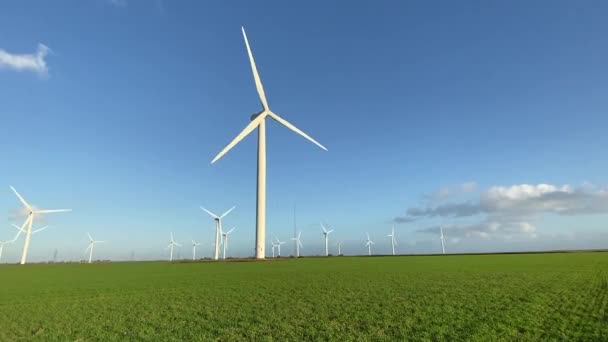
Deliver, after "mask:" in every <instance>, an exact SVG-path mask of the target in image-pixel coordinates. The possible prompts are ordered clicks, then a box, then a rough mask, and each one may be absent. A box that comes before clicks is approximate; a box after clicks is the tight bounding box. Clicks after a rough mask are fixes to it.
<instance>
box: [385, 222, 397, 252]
mask: <svg viewBox="0 0 608 342" xmlns="http://www.w3.org/2000/svg"><path fill="white" fill-rule="evenodd" d="M387 236H388V237H390V238H391V247H393V255H395V246H397V238H396V237H395V225H393V229H392V230H391V233H390V234H388V235H387Z"/></svg>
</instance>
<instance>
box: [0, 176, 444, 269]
mask: <svg viewBox="0 0 608 342" xmlns="http://www.w3.org/2000/svg"><path fill="white" fill-rule="evenodd" d="M10 188H11V190H12V191H13V192H14V193H15V195H16V196H17V198H18V199H19V201H20V202H21V203H22V204H23V206H24V207H23V209H22V211H23V213H25V214H26V216H27V218H26V220H25V222H24V223H23V225H22V226H17V225H15V224H13V225H12V226H13V227H14V228H15V229H16V230H17V233H16V235H15V237H14V238H13V239H11V240H7V241H0V261H1V259H2V253H3V250H4V246H5V245H6V244H11V243H14V242H16V241H17V240H18V239H19V237H20V236H21V235H22V234H24V236H25V241H24V246H23V252H22V256H21V261H20V263H21V264H25V263H26V261H27V255H28V250H29V244H30V240H31V237H32V235H35V234H37V233H39V232H41V231H43V230H45V229H47V228H48V226H44V227H41V228H38V229H33V225H34V220H35V218H36V217H39V216H41V215H43V214H48V213H57V212H67V211H71V209H53V210H48V209H45V210H42V209H38V208H35V207H33V206H32V205H30V204H29V203H28V202H27V201H26V200H25V199H24V198H23V196H21V195H20V194H19V193H18V192H17V190H15V188H14V187H12V186H11V187H10ZM201 209H202V210H203V211H205V212H206V213H207V214H209V216H211V218H212V219H213V220H214V221H215V223H216V224H215V242H214V244H213V245H214V254H213V259H214V260H218V259H219V254H220V247H222V248H223V250H222V258H223V259H226V251H227V249H228V238H229V236H230V234H231V233H232V232H234V230H235V229H236V228H235V227H233V228H231V229H230V230H228V231H224V230H223V228H222V219H223V218H225V217H226V216H227V215H228V214H230V213H231V212H232V211H233V210H234V209H235V207H232V208H230V209H229V210H227V211H226V212H224V213H223V214H221V215H216V214H214V213H213V212H211V211H209V210H207V209H205V208H204V207H201ZM320 225H321V229H322V235H323V239H324V245H325V256H329V235H330V234H331V233H333V232H334V229H328V228H327V227H326V226H325V225H324V224H323V223H322V222H321V223H320ZM439 229H440V239H441V250H442V253H443V254H445V236H444V234H443V227H440V228H439ZM87 236H88V238H89V240H88V244H87V249H86V250H85V253H88V254H89V257H88V263H91V262H92V260H93V251H94V248H95V245H96V244H98V243H104V242H105V241H100V240H95V239H93V237H92V236H91V234H89V233H87ZM366 236H367V239H366V241H365V247H367V249H368V255H372V246H373V245H375V242H373V241H372V240H371V238H370V235H369V233H366ZM170 237H171V239H170V241H169V244H168V245H167V247H166V249H169V250H170V254H169V261H173V255H174V248H175V246H178V247H181V246H182V245H181V244H179V243H178V242H176V241H175V240H174V237H173V233H172V232H171V233H170ZM301 237H302V232H301V231H300V232H298V234H297V235H296V236H294V237H293V238H291V240H293V241H294V243H295V256H296V257H300V256H301V248H303V247H304V246H303V244H302V241H301ZM387 237H389V238H390V244H391V251H392V255H396V250H395V247H397V239H396V235H395V227H394V226H393V227H392V229H391V232H390V234H388V235H387ZM285 243H286V241H281V240H279V239H278V238H277V237H276V236H275V237H274V239H273V240H271V245H272V257H273V258H275V257H280V256H281V246H282V245H283V244H285ZM342 244H343V242H341V241H340V242H338V243H337V244H336V246H337V247H338V255H342ZM200 245H201V243H199V242H196V241H194V240H192V260H196V247H197V246H200ZM275 250H276V251H277V254H275Z"/></svg>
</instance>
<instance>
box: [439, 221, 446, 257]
mask: <svg viewBox="0 0 608 342" xmlns="http://www.w3.org/2000/svg"><path fill="white" fill-rule="evenodd" d="M439 231H440V232H441V235H440V236H439V238H440V239H441V252H442V254H445V242H444V241H443V240H444V236H443V226H439Z"/></svg>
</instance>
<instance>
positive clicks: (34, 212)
mask: <svg viewBox="0 0 608 342" xmlns="http://www.w3.org/2000/svg"><path fill="white" fill-rule="evenodd" d="M10 188H11V190H13V192H14V193H15V195H17V197H18V198H19V201H20V202H21V204H23V206H24V209H25V210H26V211H27V219H26V220H25V223H24V224H23V226H26V225H27V229H26V230H25V231H23V229H24V227H21V228H20V231H22V232H24V233H25V243H24V244H23V253H22V254H21V262H20V264H21V265H24V264H25V262H26V260H27V251H28V249H29V246H30V239H31V238H32V225H33V224H34V217H35V216H40V215H42V214H50V213H60V212H66V211H72V209H54V210H40V209H37V208H35V207H33V206H31V205H29V203H27V202H26V201H25V199H24V198H23V197H21V195H19V193H18V192H17V190H15V188H13V187H12V186H11V187H10ZM45 228H46V227H45ZM41 230H43V229H42V228H41V229H38V231H41Z"/></svg>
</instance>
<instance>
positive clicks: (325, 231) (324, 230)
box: [321, 222, 327, 233]
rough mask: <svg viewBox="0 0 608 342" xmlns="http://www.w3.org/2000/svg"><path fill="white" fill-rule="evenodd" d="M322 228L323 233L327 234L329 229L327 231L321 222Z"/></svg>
mask: <svg viewBox="0 0 608 342" xmlns="http://www.w3.org/2000/svg"><path fill="white" fill-rule="evenodd" d="M321 228H323V232H324V233H327V229H325V226H324V225H323V222H321Z"/></svg>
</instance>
